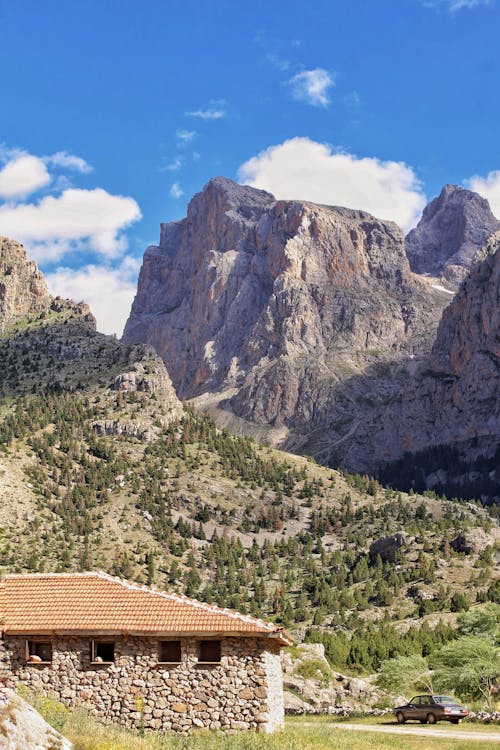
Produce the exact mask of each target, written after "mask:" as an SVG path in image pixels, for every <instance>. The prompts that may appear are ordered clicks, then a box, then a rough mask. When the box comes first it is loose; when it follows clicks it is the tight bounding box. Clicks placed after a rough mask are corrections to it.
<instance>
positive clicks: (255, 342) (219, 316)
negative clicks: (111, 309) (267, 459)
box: [123, 178, 448, 441]
mask: <svg viewBox="0 0 500 750" xmlns="http://www.w3.org/2000/svg"><path fill="white" fill-rule="evenodd" d="M447 301H448V298H447V297H446V295H443V294H441V293H440V292H439V291H437V290H434V289H432V288H431V287H430V286H429V285H427V284H425V283H424V282H422V281H420V280H418V279H417V278H416V277H415V276H414V275H413V274H412V273H411V271H410V268H409V265H408V261H407V258H406V255H405V252H404V245H403V238H402V235H401V231H400V230H399V228H398V227H397V226H396V225H395V224H392V223H390V222H383V221H380V220H378V219H375V218H374V217H373V216H370V215H369V214H366V213H364V212H361V211H354V210H350V209H345V208H336V207H330V206H320V205H315V204H312V203H305V202H299V201H276V200H275V199H274V197H273V196H272V195H270V194H269V193H266V192H263V191H260V190H255V189H253V188H249V187H244V186H241V185H237V184H236V183H234V182H232V181H230V180H227V179H224V178H215V179H213V180H211V181H210V182H209V183H208V184H207V185H206V186H205V188H204V190H203V191H202V192H201V193H199V194H197V195H196V196H195V197H194V198H193V200H192V201H191V203H190V205H189V208H188V213H187V217H186V218H185V219H183V220H182V221H179V222H174V223H171V224H163V225H162V226H161V235H160V244H159V245H158V246H152V247H149V248H148V249H147V251H146V253H145V256H144V262H143V266H142V269H141V273H140V278H139V285H138V291H137V296H136V299H135V301H134V304H133V306H132V311H131V314H130V317H129V320H128V322H127V325H126V327H125V332H124V339H123V340H124V341H125V342H126V343H129V344H131V343H136V342H139V341H141V342H145V343H148V344H151V345H152V346H153V347H154V348H155V349H156V351H157V352H158V353H159V354H160V355H161V356H162V357H163V359H164V361H165V362H166V364H167V367H168V369H169V372H170V374H171V377H172V380H173V383H174V385H175V387H176V389H177V392H178V394H179V395H180V396H181V397H182V398H193V397H198V398H203V397H207V396H208V395H209V394H218V397H219V398H220V399H221V398H223V397H230V402H226V403H225V404H224V405H223V406H224V408H225V411H226V414H232V415H237V416H238V417H241V418H243V419H244V420H245V421H246V422H247V423H248V422H251V423H253V424H260V425H273V426H275V427H284V428H286V429H287V430H289V431H290V434H289V439H290V440H292V441H293V440H295V438H293V434H294V433H295V434H296V435H301V434H302V433H303V432H304V431H306V432H308V431H310V430H313V429H316V428H318V427H319V426H324V425H327V424H329V422H330V421H331V420H332V419H334V418H335V417H336V413H337V412H338V411H339V410H340V412H342V414H343V411H344V407H345V406H346V403H345V401H346V394H345V392H344V391H343V390H342V388H341V387H340V388H339V386H341V384H342V383H343V382H344V381H345V380H346V379H347V378H349V377H351V376H353V375H357V376H362V375H363V374H364V373H365V372H366V371H367V370H368V369H369V368H371V367H375V368H376V367H378V365H379V364H380V362H391V363H393V362H400V361H401V360H403V359H404V358H406V357H414V356H416V357H418V356H419V355H420V354H421V353H422V352H424V351H426V350H427V349H428V348H430V344H431V341H432V339H433V337H434V334H435V330H436V327H437V324H438V320H439V317H440V314H441V310H442V308H443V306H444V304H446V302H447ZM386 374H387V373H385V375H386ZM385 375H384V376H385ZM390 387H392V386H390ZM339 399H340V401H342V405H340V404H339ZM347 401H348V402H351V401H352V398H351V397H350V396H349V395H347ZM347 406H349V403H348V404H347ZM351 406H352V404H351ZM352 411H353V409H352V408H351V412H352ZM354 411H355V409H354ZM351 418H352V414H351ZM233 426H234V425H233ZM299 439H301V438H299Z"/></svg>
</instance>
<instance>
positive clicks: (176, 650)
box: [160, 641, 181, 662]
mask: <svg viewBox="0 0 500 750" xmlns="http://www.w3.org/2000/svg"><path fill="white" fill-rule="evenodd" d="M180 660H181V642H180V641H161V643H160V661H165V662H179V661H180Z"/></svg>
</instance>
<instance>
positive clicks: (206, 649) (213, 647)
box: [199, 641, 220, 663]
mask: <svg viewBox="0 0 500 750" xmlns="http://www.w3.org/2000/svg"><path fill="white" fill-rule="evenodd" d="M199 648H200V656H199V660H200V662H206V663H214V662H219V661H220V641H200V646H199Z"/></svg>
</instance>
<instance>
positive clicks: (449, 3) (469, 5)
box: [419, 0, 492, 13]
mask: <svg viewBox="0 0 500 750" xmlns="http://www.w3.org/2000/svg"><path fill="white" fill-rule="evenodd" d="M419 2H420V4H421V5H423V6H424V7H426V8H434V9H436V10H446V11H448V12H449V13H456V12H457V11H459V10H464V9H468V10H472V9H473V8H478V7H479V6H481V5H491V3H492V0H419Z"/></svg>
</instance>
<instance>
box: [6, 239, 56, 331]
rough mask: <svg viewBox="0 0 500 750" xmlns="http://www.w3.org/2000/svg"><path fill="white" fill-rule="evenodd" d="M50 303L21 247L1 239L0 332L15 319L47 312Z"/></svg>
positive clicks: (35, 268) (35, 267)
mask: <svg viewBox="0 0 500 750" xmlns="http://www.w3.org/2000/svg"><path fill="white" fill-rule="evenodd" d="M50 303H51V297H50V294H49V291H48V289H47V285H46V283H45V279H44V278H43V275H42V274H41V273H40V271H39V270H38V268H37V266H36V264H35V263H31V262H29V261H28V259H27V258H26V253H25V252H24V248H23V246H22V245H21V244H20V243H19V242H14V241H13V240H9V239H7V238H6V237H0V332H1V331H3V330H4V329H5V327H6V326H7V325H8V324H9V322H10V321H12V320H14V319H16V318H21V317H23V316H25V315H30V314H33V313H37V312H42V311H44V310H47V309H48V307H49V306H50Z"/></svg>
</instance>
